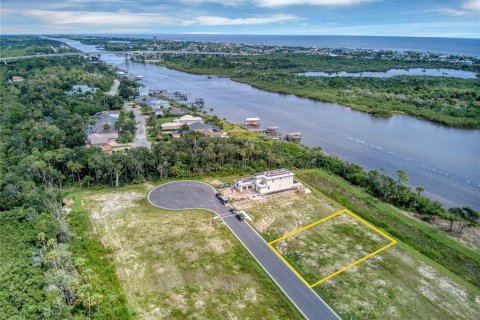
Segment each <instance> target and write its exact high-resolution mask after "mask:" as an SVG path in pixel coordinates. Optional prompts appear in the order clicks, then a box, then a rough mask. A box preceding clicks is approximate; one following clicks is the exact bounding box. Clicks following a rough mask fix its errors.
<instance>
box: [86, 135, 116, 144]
mask: <svg viewBox="0 0 480 320" xmlns="http://www.w3.org/2000/svg"><path fill="white" fill-rule="evenodd" d="M110 139H118V133H117V132H111V133H94V134H90V135H89V136H88V141H89V142H90V144H92V145H102V144H103V145H105V144H108V140H110Z"/></svg>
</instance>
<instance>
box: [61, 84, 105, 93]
mask: <svg viewBox="0 0 480 320" xmlns="http://www.w3.org/2000/svg"><path fill="white" fill-rule="evenodd" d="M98 89H99V88H95V87H94V88H90V87H89V86H87V85H86V84H77V85H73V86H72V88H71V89H70V90H68V91H67V95H69V96H71V95H72V94H86V93H95V92H97V91H98Z"/></svg>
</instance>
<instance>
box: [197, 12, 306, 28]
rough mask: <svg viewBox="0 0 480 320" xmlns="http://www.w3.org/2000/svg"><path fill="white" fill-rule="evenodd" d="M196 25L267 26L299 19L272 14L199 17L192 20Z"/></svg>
mask: <svg viewBox="0 0 480 320" xmlns="http://www.w3.org/2000/svg"><path fill="white" fill-rule="evenodd" d="M194 19H195V21H197V22H198V24H201V25H204V26H227V25H248V24H268V23H281V22H287V21H292V20H297V19H299V18H298V17H297V16H292V15H289V14H273V15H269V16H259V17H251V18H234V19H231V18H225V17H217V16H200V17H196V18H194Z"/></svg>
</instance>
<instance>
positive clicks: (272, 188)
mask: <svg viewBox="0 0 480 320" xmlns="http://www.w3.org/2000/svg"><path fill="white" fill-rule="evenodd" d="M294 176H295V174H294V173H293V172H291V171H290V170H287V169H277V170H272V171H266V172H261V173H257V174H255V175H254V176H252V177H244V178H239V179H236V180H235V189H237V190H238V191H240V192H242V191H246V190H253V191H256V192H258V193H260V194H267V193H273V192H279V191H286V190H292V189H295V188H297V187H299V186H300V185H301V184H299V183H295V181H294V180H293V177H294Z"/></svg>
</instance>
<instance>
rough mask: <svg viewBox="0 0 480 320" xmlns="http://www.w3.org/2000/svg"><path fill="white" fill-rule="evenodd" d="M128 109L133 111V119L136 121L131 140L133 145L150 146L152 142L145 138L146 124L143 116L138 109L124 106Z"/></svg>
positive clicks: (135, 146)
mask: <svg viewBox="0 0 480 320" xmlns="http://www.w3.org/2000/svg"><path fill="white" fill-rule="evenodd" d="M125 108H126V109H127V110H128V111H133V114H134V115H135V121H136V122H137V130H136V131H135V140H134V141H133V147H134V148H138V147H146V148H148V149H150V148H151V146H152V144H151V143H150V141H148V140H147V125H146V121H145V117H144V116H143V114H142V112H141V111H140V110H137V109H134V108H132V107H125Z"/></svg>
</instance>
